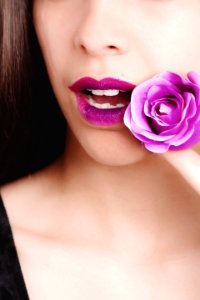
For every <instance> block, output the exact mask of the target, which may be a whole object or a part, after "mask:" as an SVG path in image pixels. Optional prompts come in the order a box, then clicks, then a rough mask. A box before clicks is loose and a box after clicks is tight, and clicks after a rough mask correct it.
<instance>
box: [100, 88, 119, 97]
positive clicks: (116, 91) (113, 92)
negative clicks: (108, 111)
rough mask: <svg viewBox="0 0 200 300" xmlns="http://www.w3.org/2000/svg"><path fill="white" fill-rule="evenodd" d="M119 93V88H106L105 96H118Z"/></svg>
mask: <svg viewBox="0 0 200 300" xmlns="http://www.w3.org/2000/svg"><path fill="white" fill-rule="evenodd" d="M118 94H119V90H105V91H104V95H105V96H110V97H112V96H117V95H118Z"/></svg>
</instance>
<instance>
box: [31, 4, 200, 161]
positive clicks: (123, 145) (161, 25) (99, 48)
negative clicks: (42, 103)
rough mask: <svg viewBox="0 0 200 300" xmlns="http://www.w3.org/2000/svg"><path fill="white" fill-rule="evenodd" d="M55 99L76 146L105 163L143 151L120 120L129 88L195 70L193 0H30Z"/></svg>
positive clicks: (199, 23)
mask: <svg viewBox="0 0 200 300" xmlns="http://www.w3.org/2000/svg"><path fill="white" fill-rule="evenodd" d="M33 17H34V24H35V29H36V33H37V36H38V40H39V43H40V46H41V49H42V53H43V56H44V59H45V62H46V66H47V70H48V74H49V77H50V81H51V84H52V87H53V89H54V92H55V95H56V97H57V100H58V102H59V105H60V107H61V109H62V111H63V114H64V115H65V117H66V119H67V122H68V124H69V126H70V128H71V130H72V132H73V133H74V135H75V136H76V138H77V140H78V141H79V143H80V144H81V145H82V148H83V149H84V150H85V151H86V152H87V153H88V154H89V155H90V156H91V157H93V158H94V159H95V160H97V161H99V162H101V163H103V164H109V165H125V164H131V163H134V162H138V161H140V160H142V159H143V158H144V157H145V156H146V155H147V153H146V151H145V150H144V149H143V147H142V145H141V144H140V143H139V142H138V141H136V140H135V139H134V138H133V136H132V135H131V134H130V133H129V131H128V130H127V129H126V128H125V127H124V125H123V114H124V111H125V109H126V105H127V103H128V102H127V99H129V97H130V90H131V89H133V88H134V86H135V85H137V84H139V83H141V82H142V81H144V80H146V79H148V78H150V77H151V76H153V75H154V74H156V73H158V72H162V71H164V70H169V71H175V72H177V73H179V74H181V75H185V74H186V73H187V72H188V71H191V70H196V71H200V59H199V58H200V1H199V0H190V1H189V0H34V6H33Z"/></svg>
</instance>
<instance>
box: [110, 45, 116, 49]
mask: <svg viewBox="0 0 200 300" xmlns="http://www.w3.org/2000/svg"><path fill="white" fill-rule="evenodd" d="M108 48H109V49H116V46H113V45H110V46H108Z"/></svg>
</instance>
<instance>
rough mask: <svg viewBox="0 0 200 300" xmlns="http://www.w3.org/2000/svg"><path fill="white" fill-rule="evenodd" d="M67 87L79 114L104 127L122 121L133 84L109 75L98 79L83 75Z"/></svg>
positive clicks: (88, 120) (93, 123) (91, 122)
mask: <svg viewBox="0 0 200 300" xmlns="http://www.w3.org/2000/svg"><path fill="white" fill-rule="evenodd" d="M69 88H70V89H71V91H72V92H74V93H75V95H76V100H77V105H78V110H79V112H80V114H81V116H82V117H83V118H84V119H85V120H86V121H87V122H89V123H90V124H92V125H98V126H104V127H105V126H111V125H116V124H121V123H123V117H124V113H125V110H126V108H127V106H128V105H129V103H130V100H131V93H132V91H133V89H134V88H135V85H133V84H132V83H129V82H125V81H122V80H119V79H115V78H111V77H108V78H104V79H101V80H100V81H98V80H96V79H94V78H91V77H83V78H81V79H79V80H78V81H76V82H75V83H74V84H73V85H72V86H70V87H69Z"/></svg>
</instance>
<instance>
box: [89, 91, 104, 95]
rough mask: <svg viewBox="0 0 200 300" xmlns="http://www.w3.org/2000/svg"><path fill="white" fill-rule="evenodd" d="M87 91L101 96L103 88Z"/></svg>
mask: <svg viewBox="0 0 200 300" xmlns="http://www.w3.org/2000/svg"><path fill="white" fill-rule="evenodd" d="M89 92H91V93H92V94H93V95H95V96H103V95H104V91H103V90H89Z"/></svg>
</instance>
